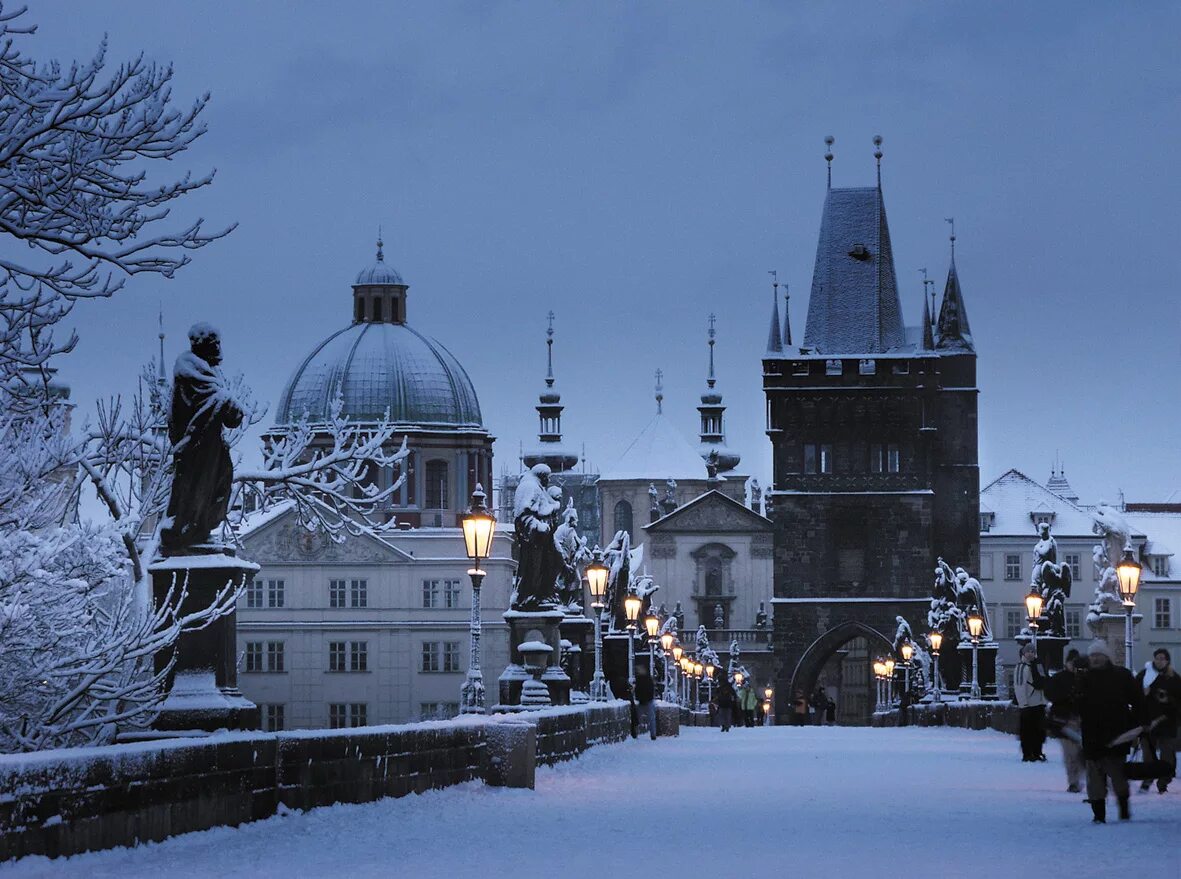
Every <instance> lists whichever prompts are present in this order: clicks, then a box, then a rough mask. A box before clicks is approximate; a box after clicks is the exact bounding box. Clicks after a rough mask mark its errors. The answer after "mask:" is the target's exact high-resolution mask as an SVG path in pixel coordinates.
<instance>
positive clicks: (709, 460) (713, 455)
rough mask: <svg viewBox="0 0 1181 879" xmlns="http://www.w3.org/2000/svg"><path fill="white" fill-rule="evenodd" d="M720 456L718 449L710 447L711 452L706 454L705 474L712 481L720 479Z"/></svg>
mask: <svg viewBox="0 0 1181 879" xmlns="http://www.w3.org/2000/svg"><path fill="white" fill-rule="evenodd" d="M720 458H721V456H720V455H719V454H718V450H717V449H710V452H709V454H708V455H706V456H705V475H706V478H707V479H708V480H709V481H710V482H717V481H718V461H719V459H720Z"/></svg>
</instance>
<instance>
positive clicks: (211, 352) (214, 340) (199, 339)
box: [189, 321, 221, 366]
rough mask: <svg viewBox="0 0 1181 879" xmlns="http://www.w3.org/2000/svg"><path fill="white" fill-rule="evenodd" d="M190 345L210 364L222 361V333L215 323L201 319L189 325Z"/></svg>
mask: <svg viewBox="0 0 1181 879" xmlns="http://www.w3.org/2000/svg"><path fill="white" fill-rule="evenodd" d="M189 347H190V348H191V349H192V351H193V353H194V354H196V355H197V356H198V357H200V358H201V359H202V360H204V361H205V362H206V363H208V364H209V365H210V366H217V365H218V364H219V363H221V333H220V332H218V330H217V327H215V326H214V325H213V324H210V323H206V322H205V321H200V322H198V323H195V324H193V325H192V326H191V327H189Z"/></svg>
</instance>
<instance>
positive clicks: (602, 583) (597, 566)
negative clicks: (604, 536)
mask: <svg viewBox="0 0 1181 879" xmlns="http://www.w3.org/2000/svg"><path fill="white" fill-rule="evenodd" d="M610 573H611V571H610V570H609V569H608V568H607V566H606V565H605V564H603V551H602V550H601V549H599V548H598V547H597V546H596V547H595V552H594V556H593V561H592V562H591V563H590V564H589V565H587V566H586V582H587V584H588V585H589V586H590V594H591V601H593V602H594V603H595V604H602V603H603V598H604V596H606V594H607V576H608V575H609V574H610Z"/></svg>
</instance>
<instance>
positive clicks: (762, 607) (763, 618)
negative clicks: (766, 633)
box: [755, 601, 767, 629]
mask: <svg viewBox="0 0 1181 879" xmlns="http://www.w3.org/2000/svg"><path fill="white" fill-rule="evenodd" d="M755 628H756V629H765V628H767V611H766V602H763V601H760V602H759V612H758V613H756V614H755Z"/></svg>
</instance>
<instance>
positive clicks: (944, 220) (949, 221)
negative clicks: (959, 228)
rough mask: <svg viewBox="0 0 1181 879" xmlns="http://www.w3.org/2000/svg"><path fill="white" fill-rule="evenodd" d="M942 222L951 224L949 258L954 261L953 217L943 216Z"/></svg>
mask: <svg viewBox="0 0 1181 879" xmlns="http://www.w3.org/2000/svg"><path fill="white" fill-rule="evenodd" d="M943 222H945V223H947V224H948V225H950V226H951V260H952V262H955V217H944V218H943Z"/></svg>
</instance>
